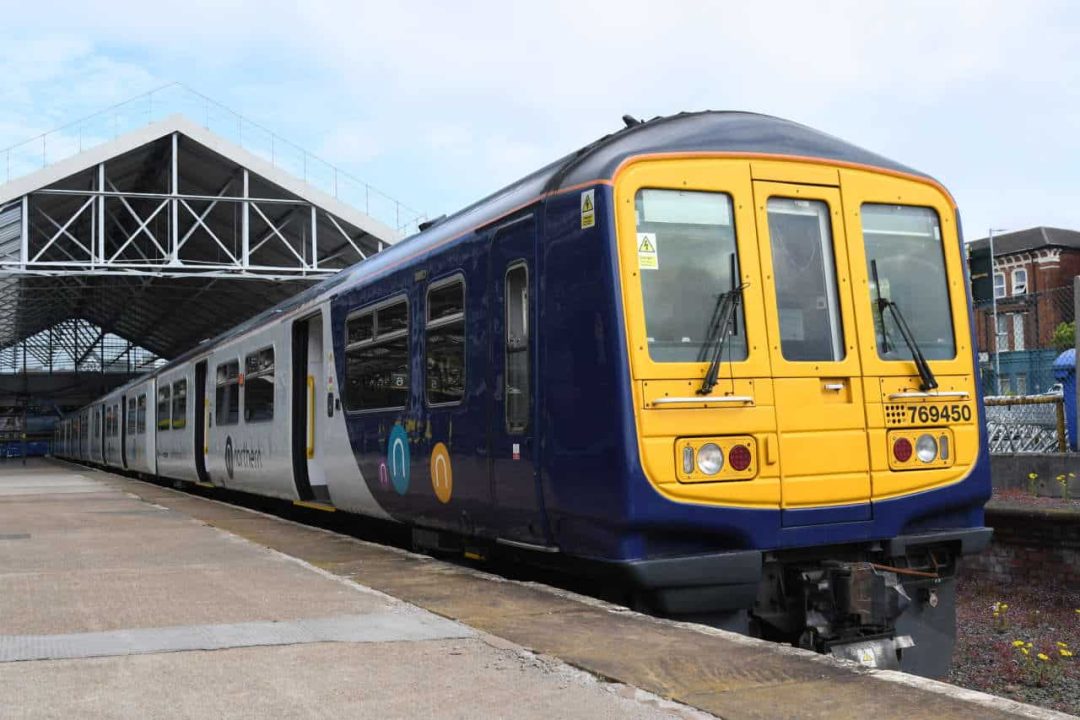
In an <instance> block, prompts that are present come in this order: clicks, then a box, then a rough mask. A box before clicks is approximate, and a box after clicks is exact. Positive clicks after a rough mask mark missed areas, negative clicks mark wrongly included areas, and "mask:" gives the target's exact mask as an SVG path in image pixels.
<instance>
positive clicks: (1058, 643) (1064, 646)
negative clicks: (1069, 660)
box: [1057, 640, 1069, 648]
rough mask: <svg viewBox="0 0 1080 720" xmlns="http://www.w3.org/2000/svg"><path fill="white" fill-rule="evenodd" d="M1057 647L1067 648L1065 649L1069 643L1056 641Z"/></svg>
mask: <svg viewBox="0 0 1080 720" xmlns="http://www.w3.org/2000/svg"><path fill="white" fill-rule="evenodd" d="M1057 646H1058V647H1060V648H1067V647H1069V643H1063V642H1061V641H1060V640H1058V641H1057Z"/></svg>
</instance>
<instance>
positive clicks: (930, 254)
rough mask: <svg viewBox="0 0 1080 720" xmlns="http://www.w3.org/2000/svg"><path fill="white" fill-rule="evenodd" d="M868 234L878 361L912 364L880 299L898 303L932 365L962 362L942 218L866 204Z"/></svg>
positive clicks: (917, 210)
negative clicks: (879, 359)
mask: <svg viewBox="0 0 1080 720" xmlns="http://www.w3.org/2000/svg"><path fill="white" fill-rule="evenodd" d="M862 231H863V242H864V243H865V245H866V265H867V275H868V277H869V278H870V298H869V300H870V303H871V307H872V308H873V315H874V331H875V335H876V336H877V349H878V356H879V357H880V358H881V359H882V360H911V359H912V355H911V349H910V348H909V347H908V346H907V343H905V342H904V340H903V337H902V336H901V334H900V328H899V327H898V326H897V324H896V319H895V318H894V317H893V316H892V314H891V313H889V312H885V313H884V314H883V313H882V312H881V311H880V309H879V304H878V300H879V298H880V299H885V300H891V301H893V302H894V303H896V306H897V307H898V308H899V310H900V312H901V313H902V316H903V318H904V320H906V321H907V324H908V326H909V327H910V328H911V333H912V335H914V337H915V342H916V343H917V344H918V346H919V349H920V350H921V351H922V353H923V355H924V356H925V357H926V359H927V360H948V359H951V358H954V357H956V343H955V340H954V334H953V319H952V308H951V306H950V305H949V288H948V282H947V277H946V274H945V254H944V248H943V246H942V241H941V226H940V224H939V222H938V216H937V213H936V212H934V210H932V209H930V208H925V207H911V206H906V205H880V204H872V203H866V204H864V205H863V206H862ZM875 270H876V272H877V279H876V281H875V277H874V272H875Z"/></svg>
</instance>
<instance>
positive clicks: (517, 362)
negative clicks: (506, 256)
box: [504, 265, 529, 433]
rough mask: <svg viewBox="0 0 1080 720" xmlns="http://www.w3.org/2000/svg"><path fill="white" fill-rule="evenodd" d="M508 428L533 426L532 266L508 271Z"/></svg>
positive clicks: (515, 430)
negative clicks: (530, 378) (530, 306)
mask: <svg viewBox="0 0 1080 720" xmlns="http://www.w3.org/2000/svg"><path fill="white" fill-rule="evenodd" d="M505 341H506V387H505V388H504V391H505V398H506V429H507V431H508V432H512V433H516V432H523V431H524V430H525V429H526V428H527V427H528V426H529V270H528V268H526V267H525V266H524V265H515V266H514V267H512V268H510V269H509V270H508V271H507V273H506V337H505Z"/></svg>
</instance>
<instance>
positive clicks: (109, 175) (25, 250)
mask: <svg viewBox="0 0 1080 720" xmlns="http://www.w3.org/2000/svg"><path fill="white" fill-rule="evenodd" d="M167 90H168V91H169V92H170V93H171V94H172V95H176V94H178V93H179V94H181V95H183V96H184V97H185V98H186V99H188V100H191V99H192V98H194V99H195V100H196V101H202V104H203V108H204V109H206V111H207V112H206V115H205V118H204V119H205V121H204V122H200V121H196V120H193V119H191V117H190V115H201V114H202V113H198V112H192V113H188V114H176V113H173V114H168V115H166V116H164V117H160V118H152V117H151V118H149V121H147V119H145V118H140V119H141V122H138V123H137V124H136V125H135V127H133V128H132V129H130V130H129V131H127V132H125V133H122V134H119V133H117V134H115V136H114V137H109V138H103V137H101V133H98V134H97V135H94V134H93V133H91V132H90V130H89V129H88V128H87V129H84V128H83V127H80V128H79V133H80V135H79V138H78V145H77V146H75V147H73V146H74V143H75V140H74V130H73V129H72V128H70V127H69V128H66V129H64V130H62V131H57V132H56V133H53V134H50V135H47V136H42V137H41V138H38V139H35V140H33V141H30V142H29V143H24V144H23V145H20V146H16V147H14V148H9V149H8V150H6V151H0V163H3V164H2V165H0V177H3V178H4V179H5V180H6V182H4V184H2V185H0V395H2V394H3V392H4V391H7V392H9V393H10V392H12V390H13V387H14V386H16V385H19V386H21V387H23V388H29V386H30V383H28V382H27V381H26V378H25V377H24V378H23V380H22V382H21V383H17V382H16V383H13V382H12V378H11V377H10V376H13V375H23V376H25V375H27V374H29V373H48V374H52V373H74V374H76V375H78V374H79V373H86V372H97V373H116V374H118V375H123V376H130V375H133V374H138V373H140V372H143V371H145V370H146V369H148V368H150V367H152V366H153V365H154V364H156V363H160V362H163V361H164V360H165V359H169V358H172V357H175V356H176V355H178V354H180V353H182V352H184V351H186V350H188V349H190V348H192V347H194V346H195V345H197V344H198V343H199V342H201V341H203V340H205V339H207V338H210V337H213V336H215V335H217V334H218V333H221V332H223V331H225V330H227V329H228V328H230V327H232V326H234V325H236V324H238V323H240V322H242V321H244V320H245V319H247V318H249V317H251V316H253V315H255V314H257V313H258V312H260V311H262V310H265V309H266V308H268V307H270V306H272V305H274V304H276V303H278V302H280V301H281V300H283V299H285V298H287V297H289V296H290V295H293V294H295V293H297V292H299V291H301V290H303V289H305V288H307V287H309V286H310V285H311V284H312V283H314V282H317V281H319V280H321V279H324V278H326V277H328V276H330V275H333V274H334V273H336V272H338V271H340V270H341V269H343V268H346V267H349V266H351V265H354V264H356V263H357V262H361V261H362V260H364V259H365V258H367V257H369V256H371V255H372V254H374V253H377V252H379V251H380V250H382V249H383V248H385V247H387V246H388V245H389V244H392V243H394V242H396V241H397V240H398V239H399V238H401V237H402V236H403V235H404V234H406V233H408V232H409V231H410V230H411V229H413V228H415V225H416V223H417V222H419V221H420V220H421V219H422V217H421V216H420V215H419V214H418V213H416V212H414V211H412V210H410V209H409V208H407V207H405V206H404V205H401V204H400V203H397V202H396V201H393V200H391V199H390V198H388V197H387V196H385V195H383V194H381V193H379V192H378V191H376V190H374V189H373V188H371V187H369V186H367V185H364V184H363V183H361V182H359V181H357V180H356V179H355V178H352V177H351V176H349V175H347V174H346V173H344V172H342V171H340V170H338V169H337V168H334V167H333V166H331V165H329V164H327V163H325V162H323V161H321V160H318V159H317V158H315V157H313V156H311V155H309V154H307V153H305V152H303V151H301V150H299V149H298V148H296V147H295V146H293V145H290V144H288V143H287V142H285V141H283V140H281V139H280V138H278V137H277V136H275V135H273V134H271V133H268V132H267V131H265V130H264V129H263V128H261V127H260V126H257V125H254V124H253V123H250V122H248V121H246V120H245V119H243V118H241V117H240V116H238V115H235V114H227V115H225V120H224V121H220V118H221V116H222V114H223V113H228V111H225V110H224V109H223V108H221V106H218V105H216V104H214V105H212V106H211V104H210V103H211V101H209V100H207V99H205V98H202V96H199V95H197V94H194V93H191V91H188V90H186V88H182V87H180V86H169V88H167ZM155 92H160V91H155ZM155 99H156V100H157V102H158V107H159V108H160V107H161V106H162V102H161V98H160V97H158V98H155V97H154V96H153V94H150V95H148V96H141V97H140V98H137V99H136V100H135V101H131V103H138V102H146V101H149V102H150V103H151V107H152V106H153V105H152V104H153V102H154V101H155ZM131 103H128V104H125V105H123V106H118V107H121V108H124V110H125V112H126V114H127V115H132V114H134V115H136V116H138V113H135V112H133V109H132V106H131ZM134 107H138V106H137V105H135V106H134ZM195 107H197V108H198V105H196V106H195ZM211 107H212V109H213V111H214V114H213V118H215V119H217V120H219V123H218V124H219V125H221V124H223V125H224V126H225V127H226V128H228V132H225V133H223V132H220V131H219V128H216V127H215V128H214V129H210V128H211V127H213V126H214V122H211V113H210V109H211ZM114 110H115V109H114ZM102 117H105V118H108V117H109V116H108V115H104V114H103V116H102ZM112 117H113V118H114V119H113V126H114V127H115V125H116V121H115V115H113V116H112ZM94 119H97V120H100V119H101V118H99V117H97V116H95V118H94ZM208 126H209V127H208ZM237 135H239V137H237ZM230 136H231V137H230ZM39 143H40V145H39ZM50 143H51V144H52V147H51V148H50ZM58 147H59V149H57V148H58ZM56 155H61V156H62V157H59V158H54V157H53V156H56ZM35 156H36V157H35ZM28 158H29V159H28ZM34 165H36V166H37V167H36V169H35V168H34V167H33V166H34ZM373 206H374V207H373ZM376 216H379V217H381V218H382V219H381V220H380V219H377V218H376ZM5 376H8V377H6V378H5ZM117 381H118V382H119V381H122V380H121V378H119V377H118V378H117Z"/></svg>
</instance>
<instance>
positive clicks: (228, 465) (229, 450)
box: [225, 435, 233, 480]
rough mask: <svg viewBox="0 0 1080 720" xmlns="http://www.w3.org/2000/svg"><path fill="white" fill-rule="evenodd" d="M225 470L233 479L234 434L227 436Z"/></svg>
mask: <svg viewBox="0 0 1080 720" xmlns="http://www.w3.org/2000/svg"><path fill="white" fill-rule="evenodd" d="M225 472H227V473H228V474H229V479H230V480H232V476H233V447H232V435H229V436H228V437H226V438H225Z"/></svg>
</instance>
